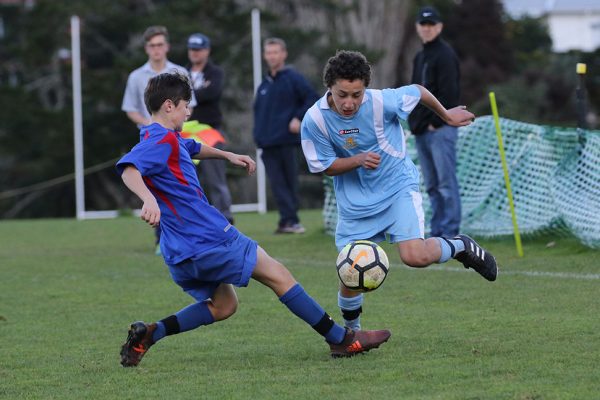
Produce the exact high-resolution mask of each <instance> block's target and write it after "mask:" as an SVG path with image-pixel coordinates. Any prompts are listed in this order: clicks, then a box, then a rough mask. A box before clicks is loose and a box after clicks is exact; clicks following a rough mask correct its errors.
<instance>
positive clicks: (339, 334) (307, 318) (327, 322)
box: [279, 283, 346, 343]
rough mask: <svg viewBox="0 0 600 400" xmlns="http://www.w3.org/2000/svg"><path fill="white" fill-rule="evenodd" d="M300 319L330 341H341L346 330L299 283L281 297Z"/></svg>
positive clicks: (280, 299)
mask: <svg viewBox="0 0 600 400" xmlns="http://www.w3.org/2000/svg"><path fill="white" fill-rule="evenodd" d="M279 301H281V302H282V303H283V304H285V305H286V306H287V308H289V309H290V311H291V312H293V313H294V314H296V316H298V317H299V318H300V319H302V320H303V321H304V322H306V323H307V324H309V325H310V326H311V327H312V328H313V329H314V330H315V331H317V332H318V333H319V334H320V335H321V336H324V337H325V340H327V341H328V342H329V343H341V342H342V340H344V336H345V335H346V330H345V329H344V328H343V327H341V326H340V325H338V324H336V323H335V322H334V321H333V320H332V319H331V317H330V316H329V315H328V314H327V313H326V312H325V310H323V308H322V307H321V306H320V305H319V303H317V302H316V301H314V300H313V298H312V297H310V296H309V295H308V294H307V293H306V291H305V290H304V288H303V287H302V286H300V284H299V283H297V284H295V285H294V286H292V288H291V289H290V290H288V291H287V292H285V294H284V295H283V296H281V297H280V298H279Z"/></svg>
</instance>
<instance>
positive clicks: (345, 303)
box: [338, 292, 364, 331]
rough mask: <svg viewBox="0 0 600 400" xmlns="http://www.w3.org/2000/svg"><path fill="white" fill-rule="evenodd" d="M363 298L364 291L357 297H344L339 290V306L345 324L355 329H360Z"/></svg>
mask: <svg viewBox="0 0 600 400" xmlns="http://www.w3.org/2000/svg"><path fill="white" fill-rule="evenodd" d="M363 300H364V296H363V294H362V293H361V294H359V295H358V296H355V297H343V296H342V294H341V293H340V292H338V306H339V307H340V309H341V310H342V315H343V316H344V325H346V326H347V327H348V328H350V329H352V330H355V331H359V330H360V313H361V312H362V304H363Z"/></svg>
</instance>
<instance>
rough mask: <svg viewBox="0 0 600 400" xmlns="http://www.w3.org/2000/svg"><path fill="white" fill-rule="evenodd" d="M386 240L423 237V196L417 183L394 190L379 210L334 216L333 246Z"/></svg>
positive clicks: (339, 247) (401, 240)
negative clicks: (349, 216) (393, 195)
mask: <svg viewBox="0 0 600 400" xmlns="http://www.w3.org/2000/svg"><path fill="white" fill-rule="evenodd" d="M386 236H387V240H388V241H389V242H390V243H397V242H403V241H405V240H411V239H423V238H424V237H425V215H424V213H423V198H422V197H421V192H420V191H419V186H418V185H410V186H408V187H407V188H406V189H405V190H403V191H401V192H400V193H398V195H397V197H396V199H395V200H394V202H393V203H392V204H391V205H390V206H389V207H388V208H386V209H385V210H383V211H382V212H380V213H378V214H375V215H371V216H368V217H365V218H358V219H347V218H346V219H343V218H339V217H338V223H337V228H336V230H335V245H336V246H337V248H338V251H339V250H342V248H343V247H344V246H345V245H347V244H348V243H350V242H353V241H355V240H370V241H372V242H375V243H379V242H382V241H384V240H385V239H386Z"/></svg>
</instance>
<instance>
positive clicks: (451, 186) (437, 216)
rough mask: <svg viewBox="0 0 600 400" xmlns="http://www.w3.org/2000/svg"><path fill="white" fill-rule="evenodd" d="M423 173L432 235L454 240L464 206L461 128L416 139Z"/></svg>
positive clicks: (431, 133)
mask: <svg viewBox="0 0 600 400" xmlns="http://www.w3.org/2000/svg"><path fill="white" fill-rule="evenodd" d="M415 139H416V143H417V152H418V154H419V164H420V166H421V173H422V174H423V179H424V181H425V188H426V190H427V194H428V195H429V201H430V203H431V211H432V215H431V236H438V237H440V236H441V237H453V236H455V235H457V234H458V232H459V229H460V218H461V207H460V192H459V187H458V179H457V177H456V141H457V139H458V129H457V128H455V127H453V126H449V125H442V126H441V127H439V128H437V129H435V130H432V131H427V132H425V133H423V134H421V135H416V136H415Z"/></svg>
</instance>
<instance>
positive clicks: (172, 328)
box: [152, 302, 215, 342]
mask: <svg viewBox="0 0 600 400" xmlns="http://www.w3.org/2000/svg"><path fill="white" fill-rule="evenodd" d="M213 322H215V319H214V317H213V316H212V314H211V313H210V310H209V309H208V305H207V304H206V303H205V302H199V303H194V304H190V305H189V306H187V307H185V308H183V309H181V310H179V311H178V312H177V313H175V315H171V316H170V317H167V318H165V319H163V320H161V321H158V322H157V323H156V330H155V331H154V333H153V334H152V339H153V340H154V342H157V341H159V340H160V339H162V338H164V337H165V336H169V335H175V334H177V333H181V332H187V331H191V330H192V329H196V328H197V327H199V326H201V325H210V324H212V323H213Z"/></svg>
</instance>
